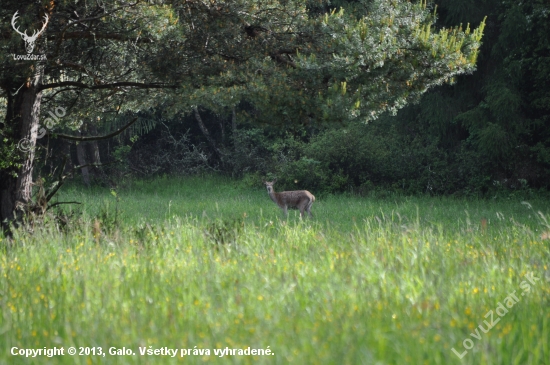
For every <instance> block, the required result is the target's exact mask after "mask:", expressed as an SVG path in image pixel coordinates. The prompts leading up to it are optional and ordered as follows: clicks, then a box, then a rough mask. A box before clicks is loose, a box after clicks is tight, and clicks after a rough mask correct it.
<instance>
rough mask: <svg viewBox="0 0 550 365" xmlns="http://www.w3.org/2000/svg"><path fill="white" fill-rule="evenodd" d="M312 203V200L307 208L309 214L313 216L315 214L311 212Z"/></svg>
mask: <svg viewBox="0 0 550 365" xmlns="http://www.w3.org/2000/svg"><path fill="white" fill-rule="evenodd" d="M312 205H313V202H312V201H310V202H309V203H308V205H307V209H306V210H307V213H308V214H309V216H310V217H311V218H313V214H312V213H311V206H312Z"/></svg>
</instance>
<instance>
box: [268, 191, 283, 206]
mask: <svg viewBox="0 0 550 365" xmlns="http://www.w3.org/2000/svg"><path fill="white" fill-rule="evenodd" d="M268 194H269V197H270V198H271V200H273V202H274V203H275V204H277V205H279V203H280V202H279V194H278V193H276V192H274V191H271V192H270V193H268Z"/></svg>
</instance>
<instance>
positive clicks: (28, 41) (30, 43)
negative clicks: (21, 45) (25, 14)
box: [11, 11, 50, 53]
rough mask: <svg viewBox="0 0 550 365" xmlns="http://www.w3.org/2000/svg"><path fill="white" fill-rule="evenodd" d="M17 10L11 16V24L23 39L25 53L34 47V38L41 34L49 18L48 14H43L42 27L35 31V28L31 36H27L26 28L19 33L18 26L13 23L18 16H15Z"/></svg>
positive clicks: (30, 51)
mask: <svg viewBox="0 0 550 365" xmlns="http://www.w3.org/2000/svg"><path fill="white" fill-rule="evenodd" d="M18 12H19V11H16V12H15V14H13V18H11V26H12V27H13V29H14V30H15V31H16V32H17V33H19V34H20V35H21V37H22V38H23V40H24V41H25V48H26V49H27V53H32V50H33V49H34V42H36V38H38V36H39V35H40V34H42V32H44V30H45V29H46V25H48V21H49V20H50V18H48V15H47V14H46V15H45V16H44V23H43V25H42V29H40V31H39V32H38V33H37V32H36V30H35V31H34V32H33V33H32V35H31V36H28V35H27V30H26V29H25V32H24V33H21V32H20V31H19V27H16V25H15V21H16V20H17V18H18V16H17V13H18Z"/></svg>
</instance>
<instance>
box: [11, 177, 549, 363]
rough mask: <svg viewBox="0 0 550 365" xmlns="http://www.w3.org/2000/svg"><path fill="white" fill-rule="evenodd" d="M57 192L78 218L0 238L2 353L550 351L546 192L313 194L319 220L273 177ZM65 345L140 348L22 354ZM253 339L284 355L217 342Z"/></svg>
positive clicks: (300, 357) (143, 359) (122, 359)
mask: <svg viewBox="0 0 550 365" xmlns="http://www.w3.org/2000/svg"><path fill="white" fill-rule="evenodd" d="M313 193H314V194H315V192H313ZM60 199H61V200H66V201H68V200H71V201H72V200H78V201H81V202H83V203H84V204H83V206H82V207H81V206H72V207H68V206H64V208H65V209H66V210H67V211H69V210H71V209H72V210H77V211H78V214H75V215H74V217H73V220H72V223H71V224H70V226H69V227H65V228H64V229H59V228H57V226H56V225H55V224H54V223H53V222H50V223H48V224H46V225H45V226H44V227H42V228H38V226H36V227H35V228H34V231H33V232H32V233H29V232H27V233H24V232H17V233H16V235H15V243H14V244H13V245H12V246H10V247H9V248H8V249H6V250H4V251H3V252H2V253H1V254H0V255H1V256H0V270H1V271H0V272H1V277H0V296H1V297H0V308H1V312H2V315H1V316H0V364H20V363H21V364H35V363H36V364H172V363H174V364H175V363H182V362H183V363H193V364H194V363H205V362H206V363H220V364H226V363H228V364H264V363H265V364H288V363H291V364H415V365H416V364H536V365H541V364H550V349H549V347H550V249H549V246H550V241H549V240H548V239H547V238H546V237H547V235H548V234H550V225H549V224H548V223H550V222H547V221H546V219H548V218H547V217H549V218H550V212H549V209H548V207H549V205H548V203H549V202H548V201H542V200H538V201H529V202H528V203H527V202H524V203H522V202H521V201H520V200H517V201H515V200H498V201H494V200H486V201H482V200H459V199H449V198H427V197H424V198H422V197H420V198H418V197H417V198H410V197H395V198H387V199H372V198H366V197H354V196H326V197H322V196H317V201H316V203H315V204H314V205H313V209H312V212H313V214H315V219H313V220H304V221H300V219H299V218H298V215H297V213H296V212H294V211H291V213H290V215H289V218H288V220H285V219H283V217H282V215H281V211H280V209H279V208H277V207H276V206H275V204H273V202H271V200H270V199H269V197H268V196H267V193H266V192H265V191H264V189H261V187H258V189H256V190H254V189H249V188H245V187H243V186H242V185H240V184H239V183H238V182H234V181H231V180H226V179H222V178H214V177H208V178H185V179H155V180H150V181H139V182H133V183H132V184H131V185H129V186H127V187H126V188H124V189H122V190H120V191H117V193H116V197H115V195H113V194H111V192H110V191H109V190H107V189H99V188H94V189H83V188H77V187H72V188H68V189H66V190H65V191H64V192H63V193H62V196H61V198H60ZM539 212H540V213H539ZM95 220H97V221H99V222H100V223H99V226H100V230H101V233H100V234H97V225H98V223H94V221H95ZM485 222H486V223H485ZM94 225H95V229H94ZM94 232H95V233H96V235H95V237H94ZM221 241H223V242H225V244H217V243H216V242H221ZM5 242H6V240H5V239H4V240H3V241H2V242H0V245H4V243H5ZM529 273H532V274H533V275H534V277H535V278H540V280H538V281H535V282H534V284H531V283H530V290H529V292H526V291H524V288H526V286H525V285H526V283H529V281H528V279H527V277H526V274H529ZM522 282H524V283H523V284H522ZM514 291H516V292H515V295H516V296H517V298H518V300H517V302H516V303H513V301H511V299H510V297H509V294H510V293H513V292H514ZM521 294H524V295H521ZM499 302H500V303H503V304H504V305H505V304H509V305H510V308H506V310H507V313H503V309H500V310H499V312H500V313H503V314H504V315H503V316H502V317H499V316H498V314H496V312H495V310H496V309H497V306H498V303H499ZM491 310H492V311H493V316H494V321H496V320H497V318H500V321H499V322H498V323H497V324H496V325H495V327H494V328H492V329H490V330H489V331H488V332H487V333H484V332H483V331H481V330H480V329H478V333H479V334H478V333H476V332H475V331H476V328H478V325H479V324H481V325H482V326H484V328H487V326H486V325H484V324H483V323H484V322H483V321H484V320H487V321H488V322H489V320H490V317H485V316H486V314H487V313H488V312H489V311H491ZM471 333H473V335H474V336H477V337H479V339H478V338H475V337H472V335H470V334H471ZM466 339H470V340H468V341H466V345H467V346H470V345H473V347H472V348H471V350H468V352H467V353H466V354H464V356H463V358H462V359H459V357H458V356H456V355H455V354H454V353H453V351H452V348H454V349H455V350H456V351H457V352H458V353H463V352H464V351H465V349H464V347H463V341H464V340H466ZM470 341H471V342H470ZM56 346H57V347H58V348H59V347H64V348H65V353H66V351H67V349H68V348H69V347H70V346H74V347H77V348H79V347H101V348H102V351H103V352H108V350H109V348H110V347H116V348H123V347H125V348H127V349H128V348H129V349H131V350H132V351H134V352H135V353H136V355H134V356H111V355H109V354H107V355H106V356H105V357H103V356H98V355H89V356H70V355H65V356H58V357H52V358H48V357H39V358H34V359H32V358H29V359H25V358H24V357H22V356H12V355H11V354H10V351H11V348H12V347H18V348H44V347H47V348H50V347H56ZM149 346H152V348H153V349H155V348H158V349H160V348H163V347H168V348H170V349H178V356H177V357H176V358H171V357H168V356H141V355H140V352H139V348H140V347H142V348H145V347H146V348H149ZM195 346H196V349H209V350H210V351H211V355H210V356H204V355H203V356H200V355H197V356H194V355H192V350H193V349H194V348H195ZM249 346H250V347H251V348H259V349H267V348H268V346H269V349H270V351H272V352H273V353H274V355H272V356H238V355H235V356H225V357H223V358H220V357H217V356H215V355H214V351H213V349H222V348H226V347H229V348H235V349H242V348H247V347H249ZM179 349H191V351H190V352H191V355H190V356H188V355H186V356H184V358H181V357H180V355H181V352H180V350H179ZM96 351H97V349H96Z"/></svg>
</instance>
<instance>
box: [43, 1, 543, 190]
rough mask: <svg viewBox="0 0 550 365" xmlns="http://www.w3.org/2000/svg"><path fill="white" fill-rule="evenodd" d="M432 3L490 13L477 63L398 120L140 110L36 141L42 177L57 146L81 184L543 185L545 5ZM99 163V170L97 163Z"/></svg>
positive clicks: (442, 18)
mask: <svg viewBox="0 0 550 365" xmlns="http://www.w3.org/2000/svg"><path fill="white" fill-rule="evenodd" d="M437 5H438V7H437V12H438V14H439V15H438V16H439V18H438V22H437V25H438V26H439V27H449V26H452V25H456V24H460V23H462V24H464V26H466V23H467V22H471V23H472V24H479V22H481V21H482V20H483V18H484V17H485V16H487V26H486V28H485V35H484V37H483V46H482V49H481V53H480V55H479V59H478V66H477V71H475V72H474V73H473V74H472V75H466V76H460V77H458V78H457V80H456V83H455V84H454V85H450V86H449V85H446V86H441V87H437V88H435V89H433V90H432V91H430V92H428V93H427V94H426V95H425V96H424V97H423V98H422V100H421V102H420V103H418V104H416V105H410V106H408V107H406V108H405V109H403V110H401V111H400V112H399V113H398V114H397V116H390V115H384V116H382V117H381V118H378V119H377V120H375V121H373V122H370V123H368V124H361V123H344V122H341V123H338V121H336V123H331V124H330V125H320V124H315V123H309V122H308V120H304V122H303V123H302V124H301V125H293V126H289V127H287V126H285V127H284V128H281V127H278V126H273V125H265V126H264V127H262V125H261V124H258V122H257V120H256V119H255V117H256V115H255V114H256V111H255V110H254V109H253V108H252V107H250V106H249V105H246V104H240V105H239V106H238V107H237V108H235V109H234V110H227V111H226V112H225V113H223V114H216V113H214V112H212V111H210V110H208V109H206V108H199V109H198V113H192V114H189V115H176V116H175V117H171V118H170V119H167V118H165V117H163V114H162V111H161V110H150V111H143V112H141V113H140V114H139V121H138V123H136V124H135V125H134V126H133V127H132V128H130V129H128V130H127V131H126V132H125V133H123V134H121V135H119V136H118V138H116V139H111V140H104V141H96V142H86V143H80V144H76V143H74V142H68V141H63V140H49V139H48V138H43V139H41V140H39V143H40V144H41V146H42V147H44V148H43V149H42V154H43V155H42V158H41V159H40V161H41V164H42V166H41V170H40V171H41V174H43V175H47V174H49V173H52V171H53V169H54V166H57V165H59V161H58V157H57V156H55V155H54V156H52V155H49V151H51V150H52V147H55V148H62V149H65V151H70V154H71V158H72V161H71V162H72V165H73V166H83V165H88V166H87V167H84V168H82V169H79V170H78V171H73V173H74V176H75V177H76V178H77V179H82V181H83V183H84V184H86V185H91V184H102V185H108V186H111V187H114V186H117V185H118V184H120V183H121V182H123V181H125V180H126V179H129V178H132V177H151V176H158V175H189V174H197V173H204V172H215V173H220V174H225V175H230V176H233V177H235V178H239V179H242V181H243V182H244V183H245V184H248V185H251V186H253V185H257V186H259V184H260V181H261V179H262V178H272V177H277V178H278V181H280V182H282V184H280V185H279V186H280V189H281V190H282V189H283V188H286V189H293V188H307V189H311V190H312V191H315V192H317V193H334V192H344V191H351V192H354V193H358V194H370V193H373V192H375V193H378V194H385V193H387V192H397V193H404V194H419V193H429V194H434V195H475V196H487V195H489V194H495V193H502V192H506V193H509V192H513V191H526V190H528V191H539V190H547V189H548V187H549V181H550V128H549V126H550V40H549V38H550V37H549V35H550V4H549V3H548V1H543V0H532V1H526V2H516V1H501V0H499V1H497V0H478V1H454V0H439V1H437ZM332 6H334V7H338V2H333V4H332ZM44 107H45V108H46V109H47V108H48V106H47V105H45V106H44ZM264 118H265V116H264ZM124 123H126V121H124V120H121V121H120V125H122V124H124ZM117 127H118V126H117V125H104V126H103V127H102V129H103V130H90V131H86V130H83V131H82V132H83V133H85V132H86V133H88V134H92V135H94V134H97V133H100V134H101V133H103V132H108V131H110V130H114V129H115V128H117ZM90 128H94V129H95V127H93V126H90ZM99 163H101V164H103V166H101V167H96V166H95V165H96V164H99Z"/></svg>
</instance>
